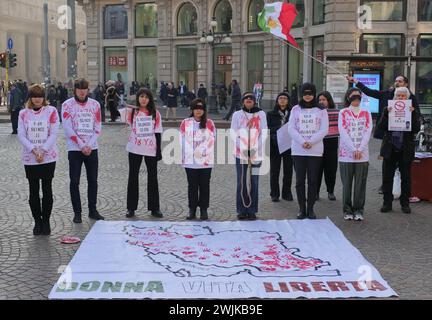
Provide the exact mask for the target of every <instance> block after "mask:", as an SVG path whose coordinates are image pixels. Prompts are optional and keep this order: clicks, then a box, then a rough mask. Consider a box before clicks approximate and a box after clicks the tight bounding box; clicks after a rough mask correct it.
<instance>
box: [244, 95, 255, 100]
mask: <svg viewBox="0 0 432 320" xmlns="http://www.w3.org/2000/svg"><path fill="white" fill-rule="evenodd" d="M244 99H245V100H255V98H254V97H252V96H247V97H244Z"/></svg>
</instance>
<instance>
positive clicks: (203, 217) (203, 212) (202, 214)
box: [200, 208, 208, 220]
mask: <svg viewBox="0 0 432 320" xmlns="http://www.w3.org/2000/svg"><path fill="white" fill-rule="evenodd" d="M200 218H201V220H207V219H208V213H207V209H202V208H201V209H200Z"/></svg>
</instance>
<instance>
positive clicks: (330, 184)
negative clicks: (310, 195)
mask: <svg viewBox="0 0 432 320" xmlns="http://www.w3.org/2000/svg"><path fill="white" fill-rule="evenodd" d="M338 145H339V139H338V138H329V139H324V153H323V159H322V163H321V167H320V172H319V176H318V189H317V190H318V194H319V193H320V190H321V182H322V178H323V175H324V179H325V183H326V186H327V192H328V193H334V187H335V184H336V173H337V167H338Z"/></svg>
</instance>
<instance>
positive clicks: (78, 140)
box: [62, 98, 102, 151]
mask: <svg viewBox="0 0 432 320" xmlns="http://www.w3.org/2000/svg"><path fill="white" fill-rule="evenodd" d="M62 119H63V130H64V132H65V135H66V146H67V150H68V151H81V150H82V148H83V147H85V146H89V147H91V148H92V150H96V149H98V143H97V139H98V137H99V135H100V133H101V129H102V125H101V107H100V105H99V102H97V101H96V100H93V99H90V98H89V99H88V100H87V102H85V103H80V102H78V101H76V100H75V98H71V99H69V100H66V101H65V102H64V103H63V105H62Z"/></svg>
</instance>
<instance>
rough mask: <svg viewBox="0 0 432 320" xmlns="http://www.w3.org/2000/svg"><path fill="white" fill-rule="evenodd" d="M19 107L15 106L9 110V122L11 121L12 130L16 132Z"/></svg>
mask: <svg viewBox="0 0 432 320" xmlns="http://www.w3.org/2000/svg"><path fill="white" fill-rule="evenodd" d="M20 111H21V109H20V108H16V109H15V110H13V111H12V112H11V123H12V132H13V133H17V132H18V117H19V113H20Z"/></svg>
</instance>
